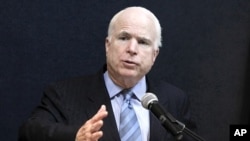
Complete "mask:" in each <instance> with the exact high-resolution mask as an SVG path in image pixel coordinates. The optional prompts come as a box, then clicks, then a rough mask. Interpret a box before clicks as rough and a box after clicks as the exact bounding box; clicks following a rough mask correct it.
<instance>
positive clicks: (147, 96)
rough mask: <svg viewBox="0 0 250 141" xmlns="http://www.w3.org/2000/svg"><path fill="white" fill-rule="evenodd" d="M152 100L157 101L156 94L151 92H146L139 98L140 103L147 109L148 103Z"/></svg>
mask: <svg viewBox="0 0 250 141" xmlns="http://www.w3.org/2000/svg"><path fill="white" fill-rule="evenodd" d="M152 102H158V98H157V96H156V95H155V94H153V93H146V94H145V95H144V96H143V97H142V99H141V104H142V106H143V107H144V108H146V109H149V105H150V103H152Z"/></svg>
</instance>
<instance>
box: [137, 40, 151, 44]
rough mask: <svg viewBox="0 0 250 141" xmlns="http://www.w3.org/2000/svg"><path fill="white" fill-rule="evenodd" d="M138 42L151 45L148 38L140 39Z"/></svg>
mask: <svg viewBox="0 0 250 141" xmlns="http://www.w3.org/2000/svg"><path fill="white" fill-rule="evenodd" d="M138 44H141V45H150V43H149V42H148V41H147V40H143V39H142V40H138Z"/></svg>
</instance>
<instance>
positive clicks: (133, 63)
mask: <svg viewBox="0 0 250 141" xmlns="http://www.w3.org/2000/svg"><path fill="white" fill-rule="evenodd" d="M123 63H124V64H125V65H126V66H136V65H138V64H137V63H136V62H134V61H130V60H123Z"/></svg>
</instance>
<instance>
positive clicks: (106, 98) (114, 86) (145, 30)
mask: <svg viewBox="0 0 250 141" xmlns="http://www.w3.org/2000/svg"><path fill="white" fill-rule="evenodd" d="M160 46H161V26H160V24H159V21H158V19H157V18H156V17H155V15H154V14H153V13H152V12H150V11H149V10H147V9H145V8H143V7H128V8H125V9H123V10H122V11H120V12H118V13H117V14H116V15H115V16H114V17H113V18H112V19H111V21H110V25H109V28H108V36H107V38H106V42H105V47H106V64H105V65H104V67H103V68H102V69H101V70H100V71H99V72H97V73H96V74H93V75H89V76H83V77H77V78H72V79H69V80H65V81H61V82H57V83H54V84H52V85H50V86H49V87H48V88H47V89H46V90H45V91H44V96H43V98H42V100H41V103H40V104H39V106H38V107H37V108H36V109H35V110H34V111H33V113H32V114H31V116H30V117H29V119H28V120H27V121H26V122H25V123H24V124H23V125H22V126H21V128H20V133H19V141H97V140H102V141H119V140H121V139H120V138H121V136H122V135H121V134H120V130H119V129H120V128H121V127H120V126H121V124H120V121H121V119H120V113H121V111H122V104H123V95H122V94H121V93H120V92H121V91H123V90H124V89H126V90H128V89H129V90H131V91H132V92H133V96H132V98H131V100H130V102H131V105H132V107H133V110H134V111H135V113H136V119H137V121H138V124H139V129H138V130H139V133H140V138H139V140H141V141H149V140H150V141H165V140H172V139H173V138H172V135H171V134H170V133H169V132H167V131H166V130H165V129H164V128H163V127H162V126H161V125H160V122H159V121H158V119H157V118H155V117H154V115H152V114H151V113H150V112H149V111H148V110H146V109H145V108H143V107H142V105H141V102H140V100H141V98H142V97H143V95H144V94H145V93H146V92H152V93H155V94H156V95H157V97H158V98H159V99H160V101H161V103H162V105H163V106H164V108H165V109H168V111H169V112H170V113H171V114H172V115H173V116H174V117H176V118H177V119H178V120H180V121H182V122H183V123H185V124H187V125H189V123H191V122H190V121H191V120H190V112H189V108H188V107H189V106H188V99H187V96H186V95H185V94H184V93H183V92H182V91H181V90H180V89H178V88H176V87H174V86H172V85H170V84H168V83H166V82H161V81H159V82H156V81H153V80H152V79H150V78H148V76H146V74H148V72H149V71H150V70H151V67H152V66H153V64H154V62H155V60H156V57H157V55H158V53H159V47H160ZM135 136H137V135H135ZM138 136H139V135H138Z"/></svg>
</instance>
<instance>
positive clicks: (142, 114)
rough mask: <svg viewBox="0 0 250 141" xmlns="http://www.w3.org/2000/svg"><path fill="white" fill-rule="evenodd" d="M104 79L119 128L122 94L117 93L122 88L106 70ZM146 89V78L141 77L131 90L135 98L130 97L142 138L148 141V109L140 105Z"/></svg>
mask: <svg viewBox="0 0 250 141" xmlns="http://www.w3.org/2000/svg"><path fill="white" fill-rule="evenodd" d="M104 81H105V85H106V88H107V90H108V93H109V97H110V100H111V104H112V108H113V112H114V115H115V120H116V125H117V128H118V130H119V126H120V109H121V106H122V103H123V96H122V95H119V92H120V91H121V90H123V88H121V87H119V86H117V85H116V84H115V83H114V82H113V81H112V80H111V79H110V77H109V75H108V72H107V71H106V72H105V73H104ZM146 90H147V85H146V78H145V77H143V78H142V79H141V80H140V81H139V82H138V83H137V84H136V85H135V86H134V87H133V88H132V91H133V92H134V94H135V96H136V98H137V99H135V98H134V99H131V104H132V105H133V108H134V110H135V113H136V116H137V119H138V122H139V125H140V128H141V133H142V140H143V141H148V140H149V129H150V128H149V125H150V124H149V111H148V110H147V109H145V108H143V107H142V105H141V102H140V101H141V98H142V97H143V95H145V93H146Z"/></svg>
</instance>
